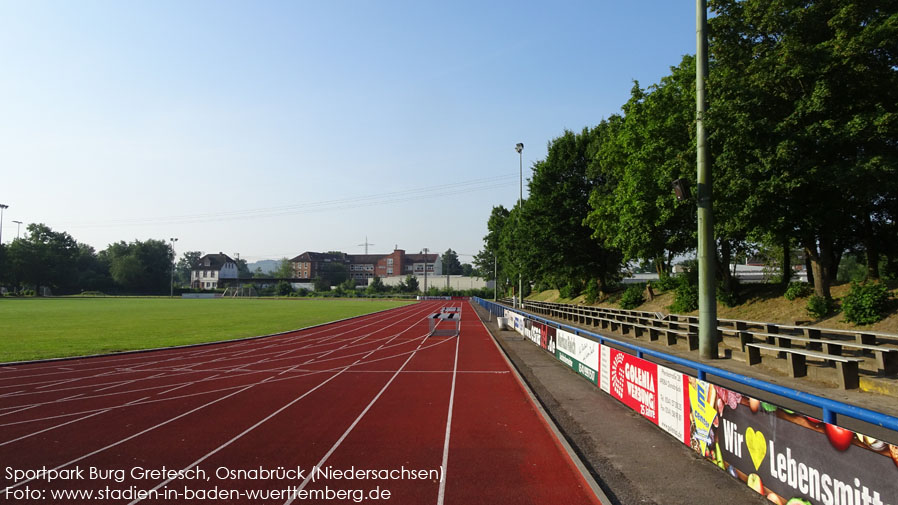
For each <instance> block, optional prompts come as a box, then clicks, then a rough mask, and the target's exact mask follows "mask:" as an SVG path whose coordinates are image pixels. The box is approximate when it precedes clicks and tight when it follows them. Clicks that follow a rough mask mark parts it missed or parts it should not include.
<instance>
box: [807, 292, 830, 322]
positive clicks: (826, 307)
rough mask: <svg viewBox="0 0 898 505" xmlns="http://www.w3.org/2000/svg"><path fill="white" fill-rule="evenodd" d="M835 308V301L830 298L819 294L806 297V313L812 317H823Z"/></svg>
mask: <svg viewBox="0 0 898 505" xmlns="http://www.w3.org/2000/svg"><path fill="white" fill-rule="evenodd" d="M835 308H836V303H835V302H834V301H833V299H832V298H826V297H823V296H819V295H811V297H810V298H808V307H807V311H808V315H809V316H811V317H813V318H814V319H823V318H824V317H826V316H828V315H830V314H831V313H832V312H833V310H835Z"/></svg>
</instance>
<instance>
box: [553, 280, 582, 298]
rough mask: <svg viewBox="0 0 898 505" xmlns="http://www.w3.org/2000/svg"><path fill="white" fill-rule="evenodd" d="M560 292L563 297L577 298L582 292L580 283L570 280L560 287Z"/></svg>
mask: <svg viewBox="0 0 898 505" xmlns="http://www.w3.org/2000/svg"><path fill="white" fill-rule="evenodd" d="M558 292H559V294H560V295H561V297H562V298H567V299H571V298H576V297H577V295H579V294H580V285H579V283H576V282H573V281H570V282H568V283H567V284H565V285H564V286H561V289H559V290H558Z"/></svg>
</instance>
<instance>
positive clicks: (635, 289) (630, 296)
mask: <svg viewBox="0 0 898 505" xmlns="http://www.w3.org/2000/svg"><path fill="white" fill-rule="evenodd" d="M644 289H645V285H644V284H633V285H631V286H630V287H628V288H627V289H626V291H624V294H623V295H622V296H621V297H620V306H621V308H622V309H625V310H633V309H635V308H636V307H639V306H640V305H642V304H643V303H645V298H644V297H643V296H642V292H643V290H644Z"/></svg>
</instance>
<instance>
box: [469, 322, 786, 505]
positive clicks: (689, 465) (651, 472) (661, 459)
mask: <svg viewBox="0 0 898 505" xmlns="http://www.w3.org/2000/svg"><path fill="white" fill-rule="evenodd" d="M477 311H478V314H479V315H480V316H481V318H482V319H484V321H486V325H487V327H488V328H489V330H490V332H491V333H492V334H493V336H494V337H495V338H496V340H497V341H498V342H499V344H500V345H501V347H502V348H503V349H504V350H505V352H506V354H507V355H508V357H509V358H510V359H511V361H512V363H514V365H515V367H516V368H517V369H518V371H519V372H520V373H521V375H522V376H523V377H524V379H525V380H526V381H527V383H528V384H529V386H530V388H531V389H532V390H533V392H534V393H535V394H536V396H537V397H538V398H539V399H540V401H541V402H542V403H543V406H544V407H545V408H546V410H547V411H548V412H549V413H550V415H551V416H552V417H553V419H554V420H555V423H556V424H557V425H558V427H559V429H560V430H561V431H562V433H563V434H564V435H565V437H567V439H568V441H569V442H570V443H571V445H572V446H573V447H574V449H575V451H577V452H578V454H579V456H580V458H581V459H582V460H583V463H584V464H585V466H586V467H587V469H588V470H589V471H590V473H592V474H593V477H594V478H595V479H596V480H597V481H598V482H599V485H600V486H601V487H602V490H603V491H604V492H605V494H606V495H607V496H608V498H609V499H610V500H611V502H612V503H613V504H616V505H635V504H645V505H653V504H654V505H681V504H682V505H694V504H696V503H719V502H729V503H739V504H740V505H741V504H746V505H751V504H757V505H762V504H768V505H769V502H768V501H767V499H766V498H764V497H762V496H761V495H759V494H757V493H755V492H754V491H752V490H751V489H749V488H748V487H747V486H745V485H744V484H743V483H742V482H740V481H738V480H736V479H733V478H731V477H730V476H729V475H727V474H726V473H724V472H722V471H721V470H720V469H719V468H717V467H716V466H714V465H713V464H711V463H709V462H707V461H704V460H703V459H701V458H700V457H699V456H698V455H697V454H696V453H695V452H694V451H692V450H691V449H690V448H689V447H686V446H685V445H683V444H682V443H679V442H677V441H676V440H675V439H674V438H673V437H671V436H670V435H668V434H667V433H665V432H664V431H662V430H661V429H659V428H658V427H656V426H653V425H652V424H651V423H649V422H647V421H645V419H643V418H642V417H641V416H640V415H639V414H638V413H636V412H634V411H632V410H630V409H629V408H628V407H626V406H624V405H623V404H621V403H619V402H618V401H617V400H614V399H613V398H611V397H610V396H608V395H606V394H605V393H603V392H602V391H601V390H599V389H598V388H596V387H595V386H593V385H591V384H589V383H588V382H587V381H585V380H583V379H581V378H580V377H579V376H577V375H576V374H574V373H573V372H572V371H571V370H570V369H568V368H565V367H564V366H563V365H562V364H561V363H560V362H558V361H556V360H554V359H552V358H551V357H550V356H549V355H548V354H546V352H545V351H543V350H542V349H540V348H539V347H537V346H535V345H533V344H532V343H531V342H529V341H526V340H524V339H523V338H522V337H521V336H520V335H519V334H518V333H516V332H514V331H498V330H497V329H496V324H495V320H494V319H493V320H492V321H489V320H488V318H489V314H488V313H487V312H486V311H484V310H482V309H481V308H480V307H477Z"/></svg>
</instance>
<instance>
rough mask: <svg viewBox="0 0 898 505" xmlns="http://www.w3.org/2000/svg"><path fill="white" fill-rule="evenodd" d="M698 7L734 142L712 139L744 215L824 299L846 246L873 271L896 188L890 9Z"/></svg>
mask: <svg viewBox="0 0 898 505" xmlns="http://www.w3.org/2000/svg"><path fill="white" fill-rule="evenodd" d="M709 5H710V7H711V8H712V9H713V10H714V11H715V12H716V14H717V15H716V16H714V17H712V19H711V21H710V27H711V35H712V39H711V53H712V57H713V58H714V60H715V62H716V68H718V72H719V74H720V75H721V76H722V77H723V78H722V79H720V80H719V82H718V90H717V92H716V93H717V94H718V96H719V97H720V102H719V104H720V105H719V106H720V107H726V108H727V111H726V114H725V116H726V117H727V118H728V121H730V122H731V123H730V124H733V125H735V126H736V127H738V128H739V133H740V135H725V136H724V137H723V138H720V139H719V141H720V142H721V143H722V148H723V152H724V153H725V154H728V155H732V156H734V158H738V157H741V158H742V159H743V161H744V162H745V166H746V168H747V169H748V170H749V172H748V175H749V176H748V177H746V179H748V180H750V181H752V183H753V187H752V190H753V193H746V194H747V195H748V196H749V197H750V198H753V199H754V200H756V202H755V204H754V207H755V208H757V209H759V212H758V213H757V214H754V217H755V218H758V217H759V216H773V219H769V220H768V222H769V223H770V224H769V226H768V227H767V228H768V229H767V230H764V231H768V232H771V233H774V234H777V235H779V236H781V237H788V236H790V235H791V236H794V237H795V239H796V242H797V243H798V244H800V245H801V246H802V247H803V248H804V250H805V254H806V255H807V257H808V258H809V260H810V264H811V269H812V274H813V278H814V288H815V291H816V293H817V294H818V295H820V296H825V297H828V296H829V294H830V293H829V285H830V282H831V281H832V280H833V279H834V278H835V272H836V270H837V268H838V261H839V259H840V258H841V255H842V252H843V251H844V250H845V249H846V248H847V247H849V246H850V245H852V244H853V243H858V242H860V243H862V244H864V247H865V248H866V249H867V251H868V252H869V255H870V257H871V260H869V261H868V262H869V263H870V264H871V265H874V264H877V263H878V250H877V248H878V246H879V245H880V244H881V243H884V242H882V241H881V239H882V238H883V236H882V235H881V234H882V233H884V231H885V229H886V228H887V226H886V227H883V226H880V225H882V224H887V223H888V218H887V217H885V216H886V215H887V213H888V211H887V204H886V202H888V201H889V198H890V196H889V195H894V194H895V191H896V184H898V183H896V182H895V181H896V180H898V177H895V174H896V166H898V161H896V160H898V151H896V147H895V146H896V138H898V121H896V120H895V118H896V117H898V71H896V68H898V22H896V18H898V14H896V6H898V3H896V2H895V1H894V0H888V1H885V2H862V1H849V0H826V1H807V2H797V3H796V2H771V1H769V0H711V1H710V2H709ZM713 107H714V105H713V102H712V108H713ZM759 221H761V222H763V221H764V219H759ZM871 274H872V275H877V274H878V272H876V271H875V268H874V269H872V271H871Z"/></svg>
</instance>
